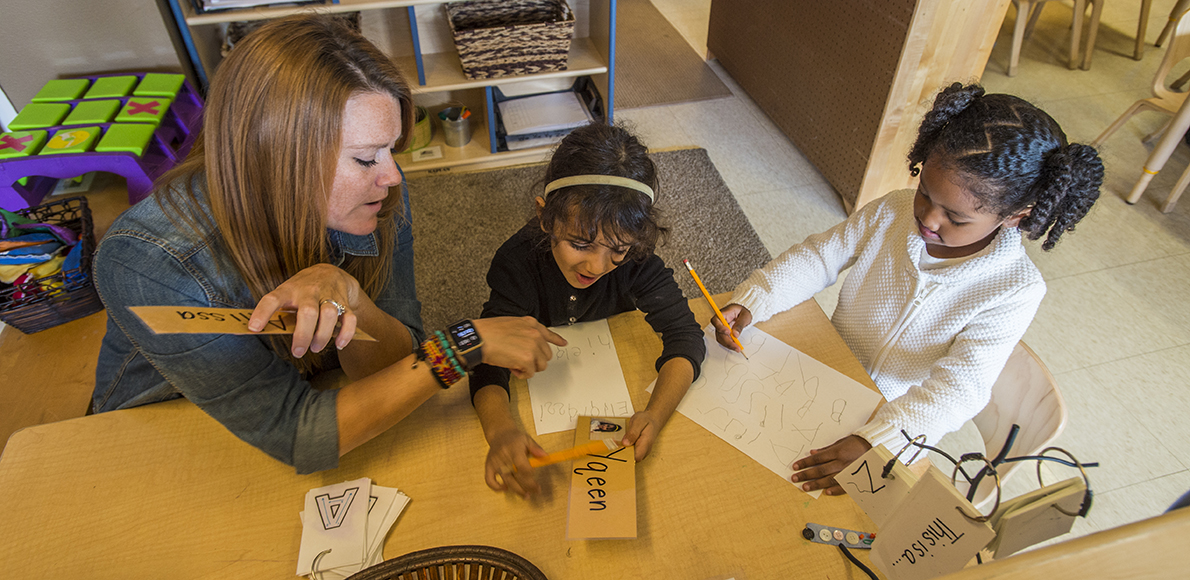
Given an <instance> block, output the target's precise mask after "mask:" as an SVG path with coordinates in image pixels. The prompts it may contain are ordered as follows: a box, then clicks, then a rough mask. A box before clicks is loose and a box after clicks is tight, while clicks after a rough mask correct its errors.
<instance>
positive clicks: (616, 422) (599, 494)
mask: <svg viewBox="0 0 1190 580" xmlns="http://www.w3.org/2000/svg"><path fill="white" fill-rule="evenodd" d="M627 425H628V418H626V417H589V416H580V417H578V419H577V426H576V428H575V430H574V444H575V446H576V447H577V446H579V445H583V444H585V443H589V442H590V441H591V440H592V439H607V438H614V439H617V440H619V439H622V438H623V437H624V433H625V431H626V430H627ZM634 453H635V449H634V448H632V447H621V448H619V449H617V450H615V451H608V452H603V453H592V454H590V455H585V456H583V457H580V458H578V459H575V460H574V463H572V464H571V479H570V515H569V518H568V520H567V527H566V537H567V539H571V540H594V539H612V538H620V539H623V538H635V537H636V459H635V456H634Z"/></svg>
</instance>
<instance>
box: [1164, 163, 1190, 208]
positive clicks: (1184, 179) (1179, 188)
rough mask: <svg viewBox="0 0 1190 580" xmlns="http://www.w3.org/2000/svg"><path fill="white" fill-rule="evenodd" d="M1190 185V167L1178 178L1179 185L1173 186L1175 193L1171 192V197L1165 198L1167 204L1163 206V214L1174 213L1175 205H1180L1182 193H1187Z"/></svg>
mask: <svg viewBox="0 0 1190 580" xmlns="http://www.w3.org/2000/svg"><path fill="white" fill-rule="evenodd" d="M1187 185H1190V165H1188V166H1186V169H1184V170H1183V171H1182V176H1181V177H1179V178H1178V182H1177V184H1175V185H1174V186H1173V191H1171V192H1169V197H1167V198H1165V203H1164V204H1163V205H1162V206H1161V213H1169V212H1171V211H1173V206H1174V204H1176V203H1178V198H1179V197H1182V192H1184V191H1186V186H1187Z"/></svg>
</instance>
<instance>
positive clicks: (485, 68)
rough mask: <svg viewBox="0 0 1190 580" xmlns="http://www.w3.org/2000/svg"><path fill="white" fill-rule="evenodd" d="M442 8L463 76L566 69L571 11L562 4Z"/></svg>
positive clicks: (476, 1) (539, 0)
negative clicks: (461, 66) (460, 62)
mask: <svg viewBox="0 0 1190 580" xmlns="http://www.w3.org/2000/svg"><path fill="white" fill-rule="evenodd" d="M444 9H445V10H446V19H447V21H448V22H449V23H450V32H451V34H452V35H453V36H454V40H455V46H456V47H457V48H458V50H459V60H461V61H462V62H463V74H464V75H466V76H467V78H469V79H472V80H475V79H490V78H497V77H505V76H513V75H528V74H534V73H540V72H548V71H558V70H566V64H567V63H566V61H567V56H568V55H569V54H570V39H571V37H572V36H574V12H572V11H571V10H570V6H568V5H567V4H566V2H565V0H473V1H471V2H450V3H447V4H445V5H444Z"/></svg>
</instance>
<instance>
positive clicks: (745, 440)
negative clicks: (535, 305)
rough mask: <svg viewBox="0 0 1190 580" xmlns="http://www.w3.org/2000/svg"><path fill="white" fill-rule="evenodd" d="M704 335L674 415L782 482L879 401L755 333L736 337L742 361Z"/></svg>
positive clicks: (751, 330)
mask: <svg viewBox="0 0 1190 580" xmlns="http://www.w3.org/2000/svg"><path fill="white" fill-rule="evenodd" d="M703 332H704V335H703V338H704V340H705V341H706V344H707V358H706V360H705V361H703V363H702V374H701V375H700V376H699V377H698V380H696V381H694V384H693V385H691V386H690V390H689V391H687V393H686V396H685V398H683V399H682V402H681V403H680V404H679V405H678V411H679V412H680V413H682V414H683V415H685V416H686V417H689V418H690V419H691V420H693V421H694V422H695V423H698V424H699V425H701V426H702V427H703V428H705V429H706V430H708V431H710V432H711V433H714V434H715V435H718V436H719V437H720V438H721V439H723V440H724V441H726V442H728V443H730V444H731V445H732V446H733V447H735V448H736V449H739V450H740V451H743V452H744V453H745V454H746V455H748V456H749V457H751V458H752V459H755V460H756V461H758V462H760V464H761V465H763V466H765V467H767V468H768V469H769V470H770V471H772V472H773V473H776V474H777V475H779V476H781V478H782V479H784V480H785V481H789V476H791V475H793V467H792V465H793V463H794V462H795V461H797V460H799V459H801V458H803V457H806V456H808V455H809V454H810V450H811V449H821V448H823V447H826V446H827V445H830V444H832V443H834V442H835V441H838V440H839V439H841V438H843V437H846V436H847V435H850V434H851V433H852V431H855V430H856V429H858V428H859V427H861V426H863V425H864V423H867V422H868V419H869V418H870V417H871V416H872V412H873V411H875V409H876V406H877V405H878V404H880V401H881V399H882V398H881V396H880V393H878V392H876V391H874V390H872V389H870V388H868V387H866V386H864V385H861V384H860V383H858V382H856V381H854V380H852V379H851V378H848V377H847V376H846V375H844V374H842V373H840V372H839V371H836V370H835V369H832V368H830V367H828V366H826V365H825V364H823V363H821V362H819V361H817V360H815V359H813V358H811V357H810V356H808V355H806V354H805V353H803V352H801V351H799V350H797V349H795V348H793V347H791V346H789V345H787V344H785V343H783V342H781V341H780V340H777V339H776V338H774V337H773V336H772V335H770V334H768V333H766V332H764V331H763V330H759V329H757V328H756V327H753V326H750V327H748V328H745V329H744V331H743V332H742V333H740V343H741V344H743V346H744V352H745V353H747V354H748V358H747V359H745V358H744V357H743V356H742V355H740V354H739V353H737V352H734V351H730V350H727V349H725V348H723V347H722V346H720V345H719V343H717V342H715V330H714V327H713V326H710V325H708V326H707V327H706V328H705V329H704V330H703ZM551 364H552V363H551ZM655 384H656V383H654V385H655ZM652 389H653V386H650V387H649V391H650V392H651V391H652ZM790 485H793V484H792V483H790ZM799 489H800V488H799ZM821 493H822V491H821V490H819V491H815V492H811V493H810V495H811V496H812V497H818V496H819V495H820V494H821Z"/></svg>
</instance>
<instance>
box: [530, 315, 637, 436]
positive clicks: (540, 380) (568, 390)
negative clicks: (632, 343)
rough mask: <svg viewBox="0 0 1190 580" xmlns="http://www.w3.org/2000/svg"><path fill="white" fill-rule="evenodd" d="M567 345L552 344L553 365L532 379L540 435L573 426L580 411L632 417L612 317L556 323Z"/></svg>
mask: <svg viewBox="0 0 1190 580" xmlns="http://www.w3.org/2000/svg"><path fill="white" fill-rule="evenodd" d="M550 330H552V331H554V332H556V333H558V334H560V335H562V338H565V339H566V342H567V345H566V346H555V345H550V347H551V348H552V349H553V350H554V357H553V359H551V360H550V362H549V367H548V368H546V369H545V370H544V371H541V372H539V373H537V374H535V375H533V378H531V379H529V401H530V402H531V403H532V405H533V423H534V425H535V426H536V428H537V434H538V435H545V434H546V433H556V432H558V431H568V430H570V429H574V425H575V420H576V419H577V418H578V416H579V415H600V416H605V417H631V416H632V413H633V408H632V398H631V397H629V396H628V384H627V383H625V382H624V371H623V369H622V368H621V367H620V358H619V357H618V356H616V344H615V343H614V342H612V332H611V329H610V328H609V327H608V325H607V320H597V321H594V322H580V323H578V324H572V325H570V326H555V327H553V328H550Z"/></svg>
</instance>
